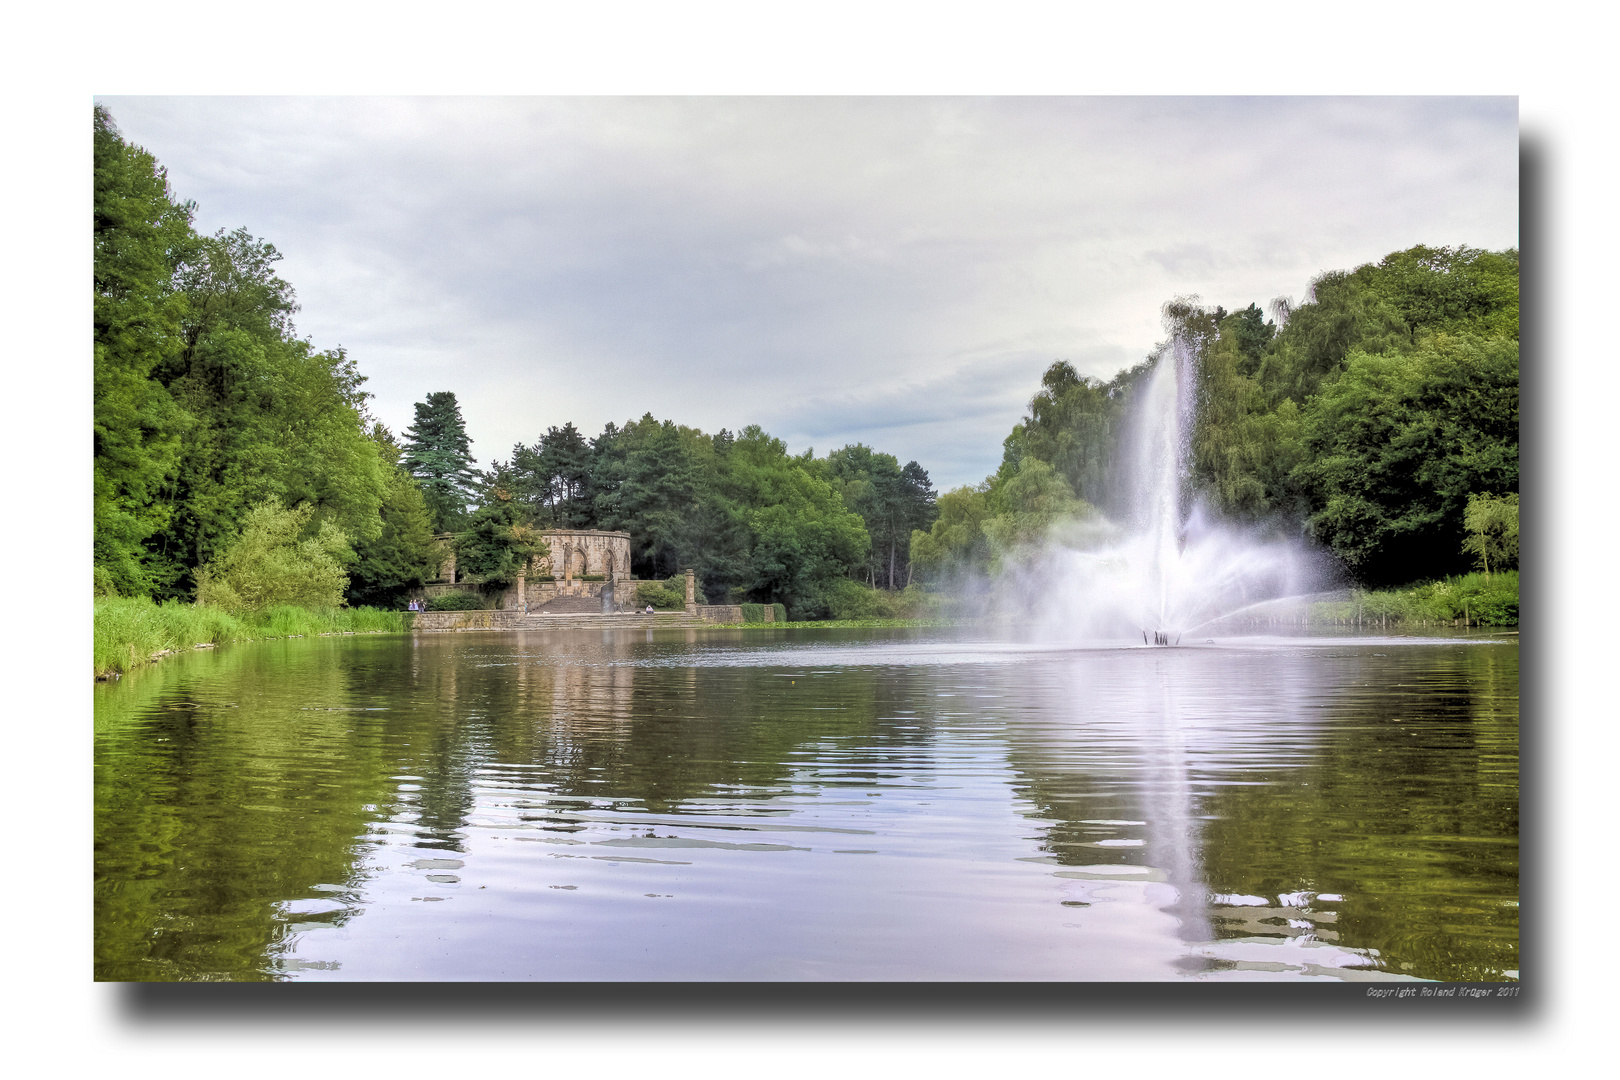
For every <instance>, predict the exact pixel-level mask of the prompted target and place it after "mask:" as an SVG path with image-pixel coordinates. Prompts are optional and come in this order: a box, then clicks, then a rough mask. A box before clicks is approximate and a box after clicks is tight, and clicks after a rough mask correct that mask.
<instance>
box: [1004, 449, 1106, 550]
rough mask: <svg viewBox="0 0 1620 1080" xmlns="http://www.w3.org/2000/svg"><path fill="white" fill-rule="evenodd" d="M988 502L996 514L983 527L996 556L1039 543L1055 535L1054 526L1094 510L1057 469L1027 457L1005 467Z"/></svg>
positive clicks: (1037, 459)
mask: <svg viewBox="0 0 1620 1080" xmlns="http://www.w3.org/2000/svg"><path fill="white" fill-rule="evenodd" d="M987 502H988V505H989V509H990V510H991V511H992V516H991V517H989V518H987V519H985V520H984V522H983V526H982V527H983V530H984V535H985V538H986V539H987V540H989V542H990V545H991V549H992V553H993V554H992V558H993V559H994V558H995V556H999V555H1002V554H1006V553H1010V552H1013V551H1015V550H1017V549H1019V548H1026V547H1030V546H1034V545H1039V544H1041V543H1043V542H1045V541H1046V540H1048V539H1049V538H1050V537H1051V535H1052V529H1053V526H1055V525H1058V524H1061V523H1062V522H1065V521H1070V520H1074V519H1076V518H1080V517H1085V516H1087V515H1089V514H1090V513H1092V508H1091V507H1090V506H1089V505H1087V504H1086V503H1085V502H1082V501H1081V500H1079V499H1077V498H1075V496H1074V491H1073V490H1072V489H1071V488H1070V487H1069V485H1068V482H1067V481H1065V480H1064V479H1063V477H1062V476H1060V475H1058V472H1057V470H1056V469H1054V468H1052V466H1050V465H1048V464H1047V463H1046V462H1044V461H1041V460H1040V459H1039V458H1025V459H1024V460H1023V461H1021V462H1019V463H1018V465H1017V467H1016V468H1007V467H1005V466H1004V467H1003V473H1002V475H1000V476H998V477H997V478H996V480H995V481H994V482H992V484H991V485H990V491H989V493H988V499H987ZM992 565H994V563H992Z"/></svg>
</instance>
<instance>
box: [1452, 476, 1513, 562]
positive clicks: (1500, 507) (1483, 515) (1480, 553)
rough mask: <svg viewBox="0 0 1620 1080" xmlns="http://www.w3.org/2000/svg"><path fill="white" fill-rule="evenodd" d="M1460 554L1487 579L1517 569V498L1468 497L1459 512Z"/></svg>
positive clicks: (1504, 496) (1494, 496)
mask: <svg viewBox="0 0 1620 1080" xmlns="http://www.w3.org/2000/svg"><path fill="white" fill-rule="evenodd" d="M1463 529H1464V530H1465V531H1466V533H1467V535H1466V536H1465V537H1464V538H1463V551H1465V552H1467V553H1468V554H1470V555H1472V556H1474V557H1475V558H1477V559H1478V560H1479V568H1480V569H1481V570H1483V571H1484V572H1485V577H1486V578H1487V579H1489V578H1490V576H1491V567H1492V566H1495V568H1496V569H1497V570H1498V571H1501V570H1511V569H1513V568H1515V567H1517V566H1518V565H1519V496H1518V495H1470V496H1468V505H1467V507H1466V508H1465V509H1464V510H1463Z"/></svg>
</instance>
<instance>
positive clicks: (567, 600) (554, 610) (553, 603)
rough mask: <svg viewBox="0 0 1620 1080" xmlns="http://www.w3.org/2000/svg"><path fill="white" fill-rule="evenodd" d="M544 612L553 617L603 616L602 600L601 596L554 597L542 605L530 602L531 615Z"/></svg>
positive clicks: (535, 601)
mask: <svg viewBox="0 0 1620 1080" xmlns="http://www.w3.org/2000/svg"><path fill="white" fill-rule="evenodd" d="M542 611H547V612H550V613H551V614H553V615H574V614H585V615H600V614H602V598H601V597H599V596H554V597H552V598H551V599H550V600H547V601H545V602H544V603H541V602H540V601H537V600H532V601H530V602H529V614H531V615H537V614H539V613H540V612H542Z"/></svg>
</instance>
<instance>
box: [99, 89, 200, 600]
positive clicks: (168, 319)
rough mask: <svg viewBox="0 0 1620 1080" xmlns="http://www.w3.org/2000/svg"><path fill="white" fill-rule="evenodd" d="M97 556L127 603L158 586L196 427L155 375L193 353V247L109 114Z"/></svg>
mask: <svg viewBox="0 0 1620 1080" xmlns="http://www.w3.org/2000/svg"><path fill="white" fill-rule="evenodd" d="M94 169H95V178H94V213H93V220H94V231H93V250H94V262H93V272H94V277H95V301H94V308H93V317H94V331H93V338H92V341H93V352H94V378H93V388H94V408H93V433H94V439H95V445H94V452H93V462H94V473H93V476H94V483H93V491H94V500H95V502H94V541H93V547H94V557H95V565H96V567H97V568H98V569H99V574H98V580H101V581H103V582H104V584H105V587H107V588H111V589H116V590H117V591H118V592H120V593H123V594H125V595H130V596H136V595H149V594H150V593H151V591H152V589H153V587H154V580H153V574H152V570H151V567H150V554H149V552H148V550H147V548H146V545H145V541H146V540H147V539H148V538H149V537H151V536H152V535H153V534H154V533H156V532H158V531H159V530H160V529H162V528H163V527H164V526H165V525H166V524H167V523H168V521H169V517H170V513H171V509H172V507H171V503H170V502H169V501H167V500H165V499H164V498H163V497H162V492H163V489H164V486H165V484H166V483H167V482H168V480H169V479H170V477H171V476H172V475H173V473H174V470H175V467H176V465H177V463H178V462H179V458H180V436H181V434H182V433H183V432H184V431H186V430H187V428H188V427H189V426H190V423H191V419H190V417H189V416H187V415H186V413H185V412H184V411H183V410H182V409H180V408H178V407H177V406H176V405H175V403H174V400H173V398H172V397H171V396H170V395H169V392H168V390H167V389H166V388H165V387H164V385H163V384H162V383H161V382H159V381H158V380H157V379H155V378H154V377H153V375H154V373H155V372H157V371H159V370H160V369H161V368H163V367H164V365H166V364H167V363H169V362H170V361H171V360H172V359H173V358H174V357H175V356H177V355H178V354H179V353H180V351H181V349H182V348H183V345H184V339H183V337H182V336H181V319H182V317H183V315H184V314H185V310H186V300H185V297H184V295H183V294H182V293H181V292H180V290H179V289H178V288H176V286H175V282H174V274H175V270H176V268H177V267H178V266H179V265H180V263H181V261H182V260H183V259H184V258H185V257H186V255H187V252H188V250H189V249H190V246H191V245H192V244H193V243H194V241H195V236H194V234H193V233H192V230H191V214H192V206H191V204H189V203H180V202H176V201H175V199H174V197H173V195H172V194H171V192H170V190H169V185H168V180H167V178H166V176H165V174H164V171H163V169H162V168H160V167H159V166H158V164H157V162H156V160H155V159H153V157H152V155H150V154H148V153H147V152H146V151H144V150H142V149H141V148H139V147H136V146H130V145H129V144H127V143H125V142H124V140H123V137H122V136H121V135H120V134H119V132H118V128H117V127H116V125H115V124H114V123H113V120H112V117H111V115H109V114H108V112H107V111H106V110H105V109H104V108H102V107H101V106H99V105H98V106H96V109H95V129H94Z"/></svg>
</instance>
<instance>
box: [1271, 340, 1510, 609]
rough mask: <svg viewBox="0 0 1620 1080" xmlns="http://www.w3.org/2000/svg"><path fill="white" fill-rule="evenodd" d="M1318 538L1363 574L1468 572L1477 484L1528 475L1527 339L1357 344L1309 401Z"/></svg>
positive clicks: (1500, 490)
mask: <svg viewBox="0 0 1620 1080" xmlns="http://www.w3.org/2000/svg"><path fill="white" fill-rule="evenodd" d="M1302 424H1303V431H1304V442H1305V446H1306V449H1307V452H1308V457H1307V460H1305V461H1304V462H1303V463H1302V464H1301V465H1300V466H1299V467H1298V469H1297V470H1296V477H1297V479H1298V480H1299V482H1300V483H1301V485H1302V487H1303V488H1304V489H1305V490H1306V491H1307V492H1308V493H1309V496H1310V498H1311V500H1312V505H1313V506H1316V507H1320V509H1318V510H1317V511H1316V512H1315V513H1313V514H1312V515H1311V517H1310V521H1309V525H1310V528H1311V531H1312V533H1313V534H1314V535H1315V537H1316V538H1317V539H1318V540H1320V541H1322V542H1324V543H1326V544H1328V545H1329V546H1330V547H1331V548H1332V549H1333V552H1334V554H1335V555H1337V556H1339V558H1340V559H1342V560H1343V561H1344V563H1345V564H1346V565H1347V566H1348V567H1349V568H1350V569H1351V570H1352V571H1353V572H1354V573H1355V575H1356V576H1357V577H1358V578H1360V579H1361V580H1362V581H1364V582H1368V583H1370V584H1380V585H1384V584H1400V583H1403V582H1407V581H1413V580H1418V579H1422V578H1431V577H1440V576H1444V575H1446V574H1448V573H1458V572H1461V571H1462V570H1463V569H1465V567H1466V563H1465V562H1464V561H1463V559H1462V557H1461V554H1460V553H1461V552H1462V550H1463V548H1462V541H1463V539H1464V537H1463V532H1464V529H1463V522H1464V515H1465V512H1466V505H1467V502H1468V498H1469V496H1470V495H1477V494H1502V495H1506V494H1510V493H1514V492H1516V491H1517V490H1518V486H1519V345H1518V342H1516V341H1512V340H1509V339H1495V340H1484V341H1482V340H1480V339H1477V338H1466V337H1464V338H1453V337H1450V336H1448V335H1444V334H1441V335H1436V336H1435V337H1433V338H1432V339H1429V340H1428V341H1427V342H1426V344H1425V345H1424V346H1423V347H1422V348H1420V349H1418V350H1417V351H1416V352H1414V353H1411V354H1400V353H1395V354H1389V355H1371V354H1367V353H1361V352H1356V353H1354V354H1352V355H1351V356H1350V358H1349V362H1348V364H1347V366H1346V368H1345V370H1344V372H1343V373H1342V374H1340V375H1338V376H1336V377H1335V378H1334V379H1332V380H1331V381H1329V382H1328V383H1326V384H1325V385H1324V386H1323V388H1322V392H1321V393H1320V394H1319V395H1318V396H1317V397H1316V398H1315V399H1313V400H1312V401H1311V402H1310V403H1309V405H1308V406H1307V408H1306V409H1305V410H1304V414H1303V417H1302Z"/></svg>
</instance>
